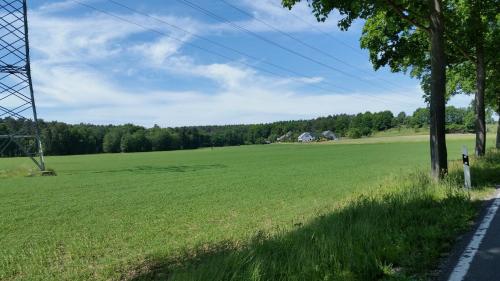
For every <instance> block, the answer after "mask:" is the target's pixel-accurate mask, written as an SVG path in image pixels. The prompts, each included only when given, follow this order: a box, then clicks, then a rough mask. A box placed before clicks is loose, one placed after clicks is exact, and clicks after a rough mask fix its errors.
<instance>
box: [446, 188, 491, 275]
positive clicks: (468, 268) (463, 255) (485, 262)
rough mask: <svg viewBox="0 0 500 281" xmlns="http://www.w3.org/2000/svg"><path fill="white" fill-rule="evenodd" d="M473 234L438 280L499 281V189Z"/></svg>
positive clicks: (466, 239)
mask: <svg viewBox="0 0 500 281" xmlns="http://www.w3.org/2000/svg"><path fill="white" fill-rule="evenodd" d="M497 188H498V189H497V190H498V191H497V194H496V196H495V198H493V199H492V200H491V201H490V202H489V203H488V204H487V205H486V208H485V210H484V211H483V213H482V216H481V219H480V220H479V222H478V223H477V225H476V227H475V229H474V231H472V232H471V233H470V234H469V235H467V236H466V237H465V238H464V239H463V241H462V242H461V243H459V244H460V245H458V246H457V248H456V249H455V251H454V253H452V255H451V258H450V260H449V261H448V265H447V266H446V267H445V269H444V270H443V271H442V275H441V278H439V280H443V281H444V280H448V281H500V186H497Z"/></svg>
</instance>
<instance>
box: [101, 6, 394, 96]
mask: <svg viewBox="0 0 500 281" xmlns="http://www.w3.org/2000/svg"><path fill="white" fill-rule="evenodd" d="M108 2H111V3H113V4H115V5H117V6H120V7H122V8H124V9H126V10H129V11H131V12H133V13H137V14H140V15H143V16H145V17H148V18H151V19H154V20H156V21H158V22H161V23H163V24H165V25H168V26H170V27H172V28H175V29H177V30H180V31H182V32H185V33H186V34H189V35H191V36H193V37H195V38H198V39H200V40H203V41H206V42H209V43H211V44H213V45H215V46H218V47H220V48H223V49H226V50H229V51H232V52H234V53H237V54H239V55H241V56H244V57H247V58H250V59H252V60H256V61H260V62H262V63H264V64H267V65H270V66H272V67H274V68H276V69H280V70H282V71H285V72H288V73H291V74H293V75H297V76H300V77H304V78H306V79H312V78H314V77H308V75H306V74H304V73H300V72H297V71H295V70H292V69H290V68H286V67H283V66H280V65H277V64H275V63H272V62H268V61H266V60H262V59H261V58H258V57H255V56H253V55H251V54H248V53H245V52H243V51H240V50H238V49H235V48H232V47H230V46H227V45H224V44H222V43H219V42H217V41H215V40H212V39H210V38H206V37H203V36H200V35H198V34H196V33H193V32H191V31H189V30H187V29H184V28H182V27H179V26H177V25H175V24H172V23H169V22H167V21H165V20H163V19H161V18H159V17H155V16H152V15H150V14H148V13H145V12H142V11H139V10H137V9H134V8H132V7H130V6H128V5H125V4H123V3H120V2H118V1H116V0H108ZM322 83H323V84H327V85H330V86H331V87H334V88H339V89H342V90H345V91H352V90H349V89H346V88H344V87H340V86H338V85H336V84H332V83H329V82H326V81H322ZM310 86H311V85H310ZM315 86H317V85H315ZM321 90H323V91H327V92H329V90H328V89H325V88H322V89H321ZM367 95H368V94H367ZM368 96H371V97H374V98H376V99H383V98H380V97H377V96H373V95H368ZM384 100H387V99H384ZM387 101H390V100H387ZM391 102H392V101H391Z"/></svg>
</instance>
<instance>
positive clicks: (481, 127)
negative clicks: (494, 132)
mask: <svg viewBox="0 0 500 281" xmlns="http://www.w3.org/2000/svg"><path fill="white" fill-rule="evenodd" d="M476 48H477V52H476V55H477V67H476V69H477V70H476V87H477V91H476V155H477V156H484V153H485V151H486V110H485V108H484V91H485V84H486V70H485V65H484V53H483V52H482V45H481V46H479V44H478V46H477V47H476ZM480 50H481V51H480Z"/></svg>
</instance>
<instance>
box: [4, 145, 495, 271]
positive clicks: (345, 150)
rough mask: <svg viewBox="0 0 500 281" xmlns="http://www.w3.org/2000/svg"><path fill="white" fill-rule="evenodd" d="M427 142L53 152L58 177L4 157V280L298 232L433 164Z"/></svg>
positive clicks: (122, 264) (455, 152)
mask: <svg viewBox="0 0 500 281" xmlns="http://www.w3.org/2000/svg"><path fill="white" fill-rule="evenodd" d="M491 139H492V138H490V140H491ZM425 140H426V139H425V138H422V139H417V140H414V141H411V140H408V139H405V138H403V139H401V140H397V141H394V142H388V143H385V142H381V143H365V144H358V143H348V142H346V143H342V142H341V143H334V144H311V145H307V144H306V145H300V144H277V145H267V146H266V145H263V146H241V147H227V148H216V149H200V150H192V151H173V152H161V153H136V154H113V155H109V154H108V155H87V156H67V157H47V163H48V166H49V167H50V168H53V169H54V170H55V171H56V172H57V174H58V175H57V176H56V177H21V176H8V175H11V174H16V173H15V171H14V172H13V170H15V169H20V168H19V167H27V166H29V165H30V163H29V162H28V161H27V160H26V159H21V158H18V159H0V169H3V170H9V172H4V173H3V174H0V176H1V175H3V178H0V214H1V216H0V229H1V232H0V279H1V280H89V279H94V280H108V279H122V278H126V277H127V276H128V274H132V273H131V272H132V271H133V270H134V269H137V268H141V266H143V265H144V264H147V263H148V262H149V261H151V260H155V259H162V258H165V257H170V256H179V255H182V253H183V252H184V250H187V249H192V248H194V247H200V245H210V244H212V243H217V242H220V241H224V240H231V241H246V240H248V239H249V238H251V237H253V236H255V235H256V233H258V232H259V231H264V232H274V231H276V230H278V229H281V230H283V229H285V230H286V229H288V228H291V227H293V226H294V225H298V224H301V223H304V222H307V221H309V220H310V219H312V218H315V217H317V216H318V215H321V214H324V213H327V212H329V211H331V210H332V209H333V208H334V207H335V206H336V204H338V202H339V201H342V200H344V199H346V198H348V197H349V196H350V195H351V194H353V193H357V192H363V191H365V190H366V189H367V188H369V187H371V188H376V187H377V183H379V182H381V181H382V180H384V179H385V178H386V177H387V176H388V175H391V174H393V175H394V174H406V173H408V172H410V171H415V170H416V169H418V168H421V169H426V168H427V167H428V165H429V152H428V143H427V142H426V141H425ZM463 144H467V145H468V147H469V149H470V150H471V151H472V148H473V137H472V136H465V137H464V136H458V137H450V138H449V142H448V151H449V158H450V159H458V158H460V154H461V146H462V145H463ZM21 170H22V169H21Z"/></svg>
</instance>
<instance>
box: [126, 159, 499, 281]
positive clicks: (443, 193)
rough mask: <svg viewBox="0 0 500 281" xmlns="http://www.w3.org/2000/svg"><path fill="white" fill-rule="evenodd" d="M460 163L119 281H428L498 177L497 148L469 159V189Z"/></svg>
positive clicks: (154, 261) (160, 262)
mask: <svg viewBox="0 0 500 281" xmlns="http://www.w3.org/2000/svg"><path fill="white" fill-rule="evenodd" d="M460 166H461V165H460V164H459V163H454V164H452V166H451V169H450V174H449V176H448V177H447V178H446V179H445V180H444V181H442V182H440V183H436V182H434V181H433V180H431V179H430V178H429V177H428V176H427V174H426V173H422V172H417V173H413V174H411V175H409V176H408V175H407V176H401V177H398V178H394V179H391V180H388V181H387V182H386V183H385V184H383V185H380V186H379V187H378V188H374V189H371V190H370V191H369V192H366V193H365V194H360V195H357V196H354V197H353V198H351V199H350V200H347V201H345V202H343V203H342V204H339V206H338V207H337V208H336V209H335V210H334V211H332V212H330V213H328V214H325V215H322V216H320V217H318V218H316V219H313V220H311V221H309V222H308V223H306V224H304V225H300V226H296V227H294V228H293V229H292V230H286V231H281V232H278V233H274V234H265V233H260V234H259V235H256V236H255V237H254V238H253V239H252V240H251V241H248V242H246V243H244V244H241V243H235V242H224V243H219V244H217V245H211V246H204V247H200V248H199V249H197V250H196V251H190V252H186V254H185V255H183V256H182V257H177V258H162V257H151V258H150V260H149V262H148V263H147V264H146V265H145V266H144V268H142V269H138V270H137V271H135V272H133V273H131V275H129V276H126V277H124V279H129V280H165V279H168V280H255V281H257V280H426V279H428V277H429V276H428V273H429V272H430V271H431V270H432V269H435V268H436V266H437V265H438V263H439V259H440V257H441V256H442V254H443V253H445V252H447V251H449V249H450V248H451V246H452V243H453V241H454V240H455V238H456V237H457V236H459V235H460V234H461V233H463V232H464V231H466V230H467V229H468V228H469V227H470V225H471V223H472V221H473V220H474V218H475V216H476V214H477V212H478V209H479V205H480V200H481V199H482V198H484V195H485V194H487V192H488V191H491V189H488V186H492V184H493V183H498V182H500V173H498V171H499V170H500V153H499V151H496V150H492V151H490V153H489V154H488V155H487V156H486V157H484V158H482V159H480V160H474V161H473V168H472V173H473V177H474V179H475V181H474V183H473V184H474V185H475V189H474V191H472V192H466V191H464V190H463V189H462V174H461V170H460Z"/></svg>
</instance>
